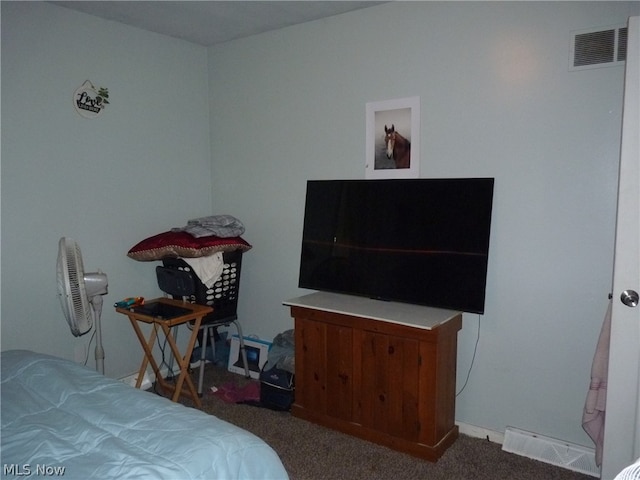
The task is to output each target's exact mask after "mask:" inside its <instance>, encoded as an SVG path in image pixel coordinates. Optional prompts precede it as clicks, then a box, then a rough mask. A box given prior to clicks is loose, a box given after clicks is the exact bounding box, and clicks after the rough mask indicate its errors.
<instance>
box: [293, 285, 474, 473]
mask: <svg viewBox="0 0 640 480" xmlns="http://www.w3.org/2000/svg"><path fill="white" fill-rule="evenodd" d="M284 304H285V305H288V306H290V307H291V316H292V317H294V319H295V360H296V394H295V402H294V404H293V406H292V408H291V412H292V413H293V415H295V416H296V417H299V418H303V419H305V420H309V421H311V422H314V423H317V424H320V425H323V426H326V427H329V428H332V429H335V430H339V431H341V432H344V433H348V434H350V435H354V436H357V437H360V438H362V439H364V440H368V441H371V442H375V443H378V444H381V445H385V446H387V447H389V448H392V449H395V450H399V451H401V452H405V453H409V454H411V455H415V456H418V457H421V458H424V459H427V460H430V461H436V460H437V459H438V458H440V456H441V455H442V454H443V453H444V452H445V450H446V449H447V448H448V447H449V446H451V444H453V442H454V441H455V440H456V438H457V437H458V427H457V426H456V425H455V423H454V421H455V387H456V353H457V333H458V330H460V328H461V327H462V314H461V313H460V312H455V311H450V310H441V309H436V308H429V307H421V306H416V305H408V304H402V303H392V302H383V301H378V300H370V299H367V298H360V297H353V296H349V295H338V294H332V293H324V292H318V293H313V294H310V295H305V296H302V297H298V298H294V299H291V300H288V301H286V302H284Z"/></svg>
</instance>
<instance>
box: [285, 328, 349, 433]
mask: <svg viewBox="0 0 640 480" xmlns="http://www.w3.org/2000/svg"><path fill="white" fill-rule="evenodd" d="M295 332H296V333H295V334H296V403H297V404H298V405H300V406H302V407H304V408H306V409H309V410H311V411H313V412H317V413H321V414H323V415H328V416H331V417H336V418H340V419H343V420H347V421H351V419H352V415H353V413H352V412H353V353H352V352H353V330H352V329H351V328H350V327H345V326H340V325H333V324H328V323H323V322H321V321H315V320H310V319H306V318H297V319H296V327H295Z"/></svg>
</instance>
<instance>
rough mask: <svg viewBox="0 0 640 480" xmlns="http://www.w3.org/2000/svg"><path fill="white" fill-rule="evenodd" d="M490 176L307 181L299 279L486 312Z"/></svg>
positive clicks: (302, 283) (311, 285)
mask: <svg viewBox="0 0 640 480" xmlns="http://www.w3.org/2000/svg"><path fill="white" fill-rule="evenodd" d="M493 184H494V179H493V178H456V179H398V180H310V181H308V182H307V194H306V203H305V213H304V226H303V234H302V254H301V261H300V276H299V283H298V286H299V287H301V288H308V289H313V290H321V291H328V292H336V293H344V294H350V295H358V296H366V297H370V298H375V299H380V300H389V301H398V302H405V303H414V304H418V305H427V306H432V307H438V308H446V309H452V310H461V311H465V312H474V313H484V302H485V290H486V278H487V263H488V258H489V236H490V231H491V209H492V204H493Z"/></svg>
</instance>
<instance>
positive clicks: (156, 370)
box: [129, 316, 162, 388]
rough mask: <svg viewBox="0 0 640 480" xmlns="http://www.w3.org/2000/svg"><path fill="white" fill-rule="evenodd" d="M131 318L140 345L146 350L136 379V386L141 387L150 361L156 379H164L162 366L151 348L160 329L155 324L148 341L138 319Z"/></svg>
mask: <svg viewBox="0 0 640 480" xmlns="http://www.w3.org/2000/svg"><path fill="white" fill-rule="evenodd" d="M129 320H131V325H132V326H133V330H134V331H135V332H136V336H137V337H138V340H139V341H140V345H142V349H143V350H144V357H143V358H142V364H141V365H140V370H138V379H137V380H136V388H140V386H141V385H142V380H143V379H144V374H145V372H146V370H147V365H149V362H151V368H153V373H154V374H155V376H156V381H158V380H159V379H162V375H161V373H160V368H159V367H158V364H157V363H156V361H155V359H154V358H153V352H152V350H151V347H153V344H154V342H155V341H156V337H157V335H158V331H157V327H156V325H155V324H154V325H153V328H152V329H151V334H150V335H149V340H148V341H147V340H146V339H145V338H144V334H143V333H142V329H140V326H139V325H138V322H137V320H136V319H135V318H133V317H131V316H130V317H129Z"/></svg>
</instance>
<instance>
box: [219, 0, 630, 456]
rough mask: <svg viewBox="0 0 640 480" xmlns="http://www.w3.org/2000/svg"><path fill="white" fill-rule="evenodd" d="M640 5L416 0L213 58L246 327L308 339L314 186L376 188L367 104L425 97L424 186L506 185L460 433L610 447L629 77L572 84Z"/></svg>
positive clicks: (280, 34) (471, 320) (587, 78)
mask: <svg viewBox="0 0 640 480" xmlns="http://www.w3.org/2000/svg"><path fill="white" fill-rule="evenodd" d="M639 5H640V4H638V3H637V2H635V3H631V2H514V3H507V2H492V3H485V2H470V3H462V2H444V3H439V2H406V3H396V2H393V3H390V4H384V5H381V6H376V7H372V8H370V9H366V10H363V11H358V12H355V13H348V14H345V15H340V16H337V17H333V18H330V19H325V20H321V21H317V22H312V23H308V24H305V25H300V26H295V27H291V28H287V29H283V30H279V31H276V32H271V33H267V34H262V35H259V36H255V37H252V38H248V39H242V40H237V41H233V42H229V43H226V44H223V45H221V46H218V47H215V48H211V49H210V50H209V81H210V98H211V110H210V116H211V143H212V158H213V172H214V177H213V203H214V210H216V211H219V212H226V213H232V214H234V215H236V216H238V217H239V218H240V219H242V220H243V221H244V222H245V224H246V226H247V233H246V238H247V240H248V241H250V242H252V243H253V244H254V249H253V250H251V251H250V252H249V253H247V254H246V255H245V260H244V262H245V263H244V273H243V275H244V278H243V284H242V289H241V296H240V298H241V302H240V304H241V306H240V315H241V319H242V322H243V325H244V327H245V330H246V331H247V332H248V333H254V334H258V335H260V336H263V337H266V338H269V337H272V336H273V334H274V333H277V332H278V331H282V330H284V329H287V328H291V327H292V320H291V318H290V317H289V313H288V311H287V309H286V308H285V307H283V306H282V305H281V302H282V301H283V300H285V299H287V298H290V297H293V296H296V295H298V294H301V293H305V292H306V291H304V290H300V289H298V288H297V269H298V265H299V255H300V239H301V233H302V232H301V230H302V220H303V204H304V192H305V182H306V180H307V179H318V178H363V176H364V154H365V115H364V114H365V104H366V102H369V101H378V100H386V99H392V98H401V97H407V96H414V95H418V96H420V97H421V111H422V125H421V148H420V151H421V157H422V158H421V176H423V177H461V176H488V177H495V178H496V189H495V197H494V202H495V203H494V205H495V208H494V216H493V230H492V238H491V251H490V260H489V273H488V291H487V304H486V312H485V315H484V316H482V317H479V316H477V315H467V314H465V316H464V327H463V330H462V331H461V333H460V335H459V355H458V388H461V387H462V385H463V383H464V381H465V378H466V375H467V372H468V369H469V367H470V364H471V360H472V356H473V351H474V345H475V342H476V336H477V329H478V324H479V323H480V324H481V327H482V329H481V333H480V341H479V345H478V352H477V355H476V358H475V363H474V366H473V371H472V372H471V376H470V379H469V382H468V385H467V386H466V389H465V390H464V392H463V393H462V394H461V395H460V396H459V397H458V399H457V413H456V417H457V420H458V421H460V422H464V423H468V424H472V425H478V426H480V427H483V428H487V429H491V430H496V431H503V430H504V428H505V427H506V426H509V425H512V426H517V427H519V428H523V429H525V430H530V431H534V432H538V433H542V434H545V435H548V436H551V437H556V438H560V439H563V440H566V441H570V442H576V443H580V444H584V445H589V446H591V445H592V443H591V441H590V439H589V438H588V437H587V436H586V434H585V433H584V432H583V430H582V428H581V415H582V407H583V405H584V398H585V395H586V393H587V389H588V386H589V375H590V366H591V360H592V357H593V353H594V348H595V344H596V339H597V336H598V333H599V331H600V327H601V324H602V319H603V315H604V312H605V310H606V304H607V301H608V300H607V294H608V293H609V291H610V287H611V276H612V254H613V237H614V222H615V216H614V215H615V207H616V198H615V197H616V185H617V164H618V154H619V140H620V121H621V105H622V88H623V68H622V67H613V68H599V69H593V70H586V71H581V72H570V71H568V56H569V40H570V37H571V32H572V31H573V30H578V29H584V28H590V27H598V26H607V25H612V24H619V23H624V22H626V19H627V17H628V16H630V15H632V14H637V13H638V11H639Z"/></svg>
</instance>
